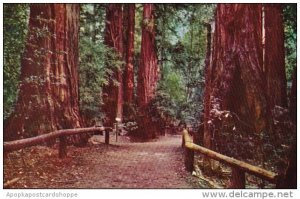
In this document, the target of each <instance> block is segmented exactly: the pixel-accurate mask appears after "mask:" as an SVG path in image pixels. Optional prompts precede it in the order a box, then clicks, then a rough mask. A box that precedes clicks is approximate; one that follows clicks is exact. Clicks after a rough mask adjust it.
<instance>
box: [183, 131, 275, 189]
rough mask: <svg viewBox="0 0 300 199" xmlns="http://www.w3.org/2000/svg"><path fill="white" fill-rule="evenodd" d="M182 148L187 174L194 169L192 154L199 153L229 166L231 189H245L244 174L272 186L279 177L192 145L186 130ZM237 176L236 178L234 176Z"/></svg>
mask: <svg viewBox="0 0 300 199" xmlns="http://www.w3.org/2000/svg"><path fill="white" fill-rule="evenodd" d="M182 147H184V149H185V152H184V154H185V155H184V156H185V157H184V162H185V168H186V170H187V171H189V172H192V171H193V169H194V152H199V153H201V154H203V155H205V156H206V157H208V158H210V159H214V160H217V161H219V162H222V163H224V164H227V165H229V166H230V167H231V168H232V171H234V172H233V173H232V179H231V186H232V187H231V188H245V173H246V172H247V173H249V174H252V175H254V176H257V177H259V178H261V179H264V180H267V181H269V182H271V183H274V184H277V183H278V179H279V175H278V174H276V173H274V172H271V171H267V170H265V169H262V168H260V167H257V166H253V165H251V164H248V163H246V162H243V161H240V160H237V159H234V158H231V157H228V156H226V155H223V154H220V153H217V152H215V151H213V150H210V149H207V148H205V147H202V146H199V145H196V144H194V143H193V139H192V137H191V136H190V135H189V133H188V131H187V130H183V135H182ZM237 174H238V178H237V176H236V175H237ZM237 181H238V182H237Z"/></svg>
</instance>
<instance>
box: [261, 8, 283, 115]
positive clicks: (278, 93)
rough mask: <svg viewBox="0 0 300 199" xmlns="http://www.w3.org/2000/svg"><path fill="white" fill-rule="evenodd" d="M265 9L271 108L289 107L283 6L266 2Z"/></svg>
mask: <svg viewBox="0 0 300 199" xmlns="http://www.w3.org/2000/svg"><path fill="white" fill-rule="evenodd" d="M264 10H265V32H266V36H265V74H266V80H267V94H268V101H269V106H270V108H271V109H273V108H274V106H275V105H278V106H282V107H287V80H286V72H285V57H284V55H285V53H284V30H283V16H282V6H281V5H280V4H264Z"/></svg>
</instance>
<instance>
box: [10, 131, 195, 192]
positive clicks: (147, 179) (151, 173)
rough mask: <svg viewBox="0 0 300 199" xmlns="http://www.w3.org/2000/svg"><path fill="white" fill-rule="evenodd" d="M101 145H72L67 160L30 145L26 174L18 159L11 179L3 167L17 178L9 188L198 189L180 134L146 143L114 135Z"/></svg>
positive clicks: (97, 138) (93, 142) (99, 141)
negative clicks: (185, 160) (17, 180)
mask: <svg viewBox="0 0 300 199" xmlns="http://www.w3.org/2000/svg"><path fill="white" fill-rule="evenodd" d="M103 141H104V136H101V135H96V136H93V137H92V139H90V142H89V146H87V147H82V148H78V147H72V146H70V147H68V157H67V158H65V159H59V158H57V150H55V149H51V148H48V147H41V146H37V147H31V148H29V149H26V150H29V151H28V152H25V153H23V155H24V154H26V156H25V157H24V156H23V157H24V159H25V162H27V164H28V162H32V164H30V165H31V166H30V167H31V168H28V166H27V169H25V170H24V166H22V165H23V164H22V162H21V161H17V162H15V163H14V168H12V172H15V171H16V170H17V171H20V170H21V172H19V173H16V174H15V175H13V174H12V173H9V169H7V172H8V173H7V174H6V175H5V178H7V179H11V177H10V175H13V176H14V177H15V176H18V177H20V178H21V180H20V181H19V182H18V183H17V184H15V185H14V186H12V188H22V187H28V188H200V187H199V183H198V182H197V178H195V177H193V176H192V175H191V174H190V173H188V172H186V171H185V169H184V161H183V158H184V157H183V149H182V148H181V136H180V135H166V136H162V137H160V138H159V139H157V140H155V141H150V142H130V141H129V140H128V137H125V136H119V139H118V142H115V139H114V137H113V136H112V137H111V139H110V141H111V144H110V145H105V144H103ZM36 152H38V153H36ZM27 154H29V155H27ZM14 155H18V154H12V156H14ZM13 159H14V158H13ZM7 167H10V166H9V165H7ZM16 168H19V169H16ZM20 173H21V174H20ZM5 181H6V180H5Z"/></svg>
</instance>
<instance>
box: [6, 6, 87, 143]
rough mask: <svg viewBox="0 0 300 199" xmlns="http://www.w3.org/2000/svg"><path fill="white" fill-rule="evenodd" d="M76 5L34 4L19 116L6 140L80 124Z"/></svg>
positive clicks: (14, 117) (17, 109) (8, 126)
mask: <svg viewBox="0 0 300 199" xmlns="http://www.w3.org/2000/svg"><path fill="white" fill-rule="evenodd" d="M78 32H79V5H78V4H31V5H30V19H29V35H28V39H27V43H26V50H25V53H24V55H23V57H22V62H21V84H20V93H19V96H18V99H17V103H16V107H15V113H14V114H13V115H12V116H11V117H10V118H9V119H8V120H7V121H5V131H4V132H5V133H4V136H5V139H6V140H12V139H19V138H23V137H32V136H36V135H40V134H44V133H48V132H50V131H54V130H57V129H65V128H75V127H80V126H81V125H82V122H81V119H80V116H79V105H78V104H79V103H78V96H79V95H78V73H77V69H78Z"/></svg>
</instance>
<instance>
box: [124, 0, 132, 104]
mask: <svg viewBox="0 0 300 199" xmlns="http://www.w3.org/2000/svg"><path fill="white" fill-rule="evenodd" d="M123 12H124V16H123V20H124V26H123V27H124V46H125V48H124V58H125V61H126V66H125V70H124V102H125V103H127V104H131V103H133V90H134V69H133V58H134V25H135V4H125V5H124V9H123Z"/></svg>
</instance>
